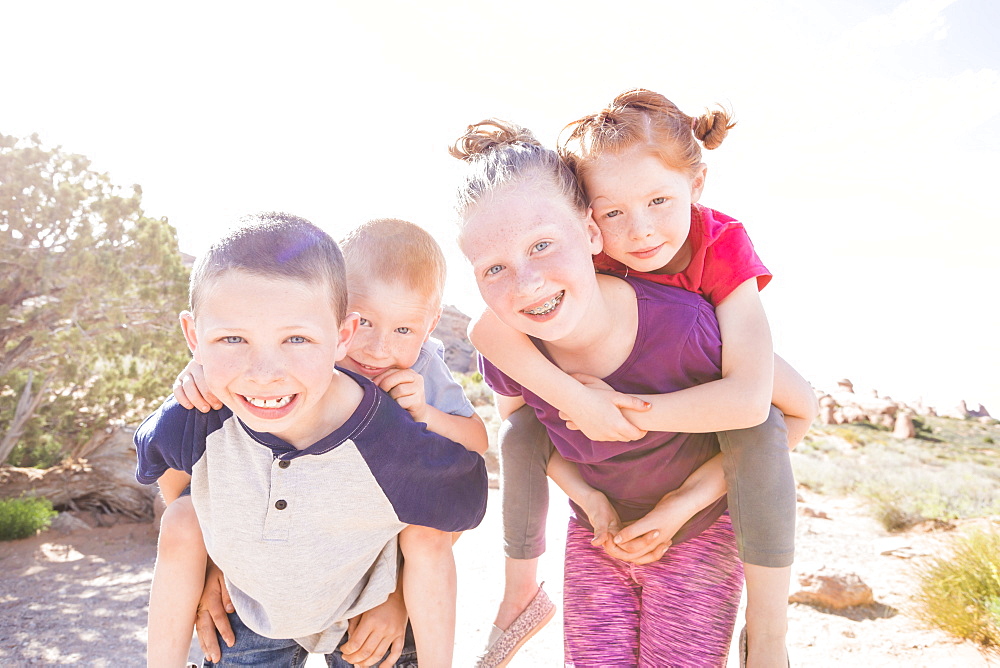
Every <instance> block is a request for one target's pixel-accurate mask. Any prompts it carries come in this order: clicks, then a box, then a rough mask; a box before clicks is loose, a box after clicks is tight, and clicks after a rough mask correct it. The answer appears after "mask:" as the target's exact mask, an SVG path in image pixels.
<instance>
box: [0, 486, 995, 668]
mask: <svg viewBox="0 0 1000 668" xmlns="http://www.w3.org/2000/svg"><path fill="white" fill-rule="evenodd" d="M491 494H492V495H493V496H494V498H491V499H490V508H489V511H488V513H487V518H486V520H485V521H484V523H483V526H482V527H480V528H479V529H477V530H475V531H472V532H468V533H467V534H466V535H465V536H463V538H462V539H461V540H460V541H459V542H458V544H457V546H456V559H457V561H458V564H459V615H458V623H459V628H458V633H457V644H456V651H455V665H456V666H460V667H464V666H471V665H472V664H473V663H474V661H475V656H476V655H477V654H478V652H479V651H480V649H481V647H482V645H483V643H484V642H485V640H486V636H487V634H488V629H489V624H490V622H491V621H492V614H493V612H494V611H495V607H496V605H497V603H498V601H499V597H500V594H501V591H502V580H501V577H502V572H503V571H502V569H503V566H502V563H503V562H502V556H501V553H500V540H499V536H500V531H499V497H498V495H497V493H496V492H492V493H491ZM564 507H565V506H564V505H563V502H562V501H561V500H560V499H559V497H558V496H557V495H556V494H555V493H554V494H553V502H552V508H553V512H552V513H550V516H551V517H550V522H549V551H548V553H547V555H546V556H545V557H544V558H543V562H542V565H541V572H542V574H543V577H545V578H546V579H547V581H548V582H547V584H546V589H547V590H548V591H549V594H550V595H551V596H552V598H553V600H556V601H558V600H560V599H561V596H562V583H561V578H562V570H561V562H560V553H561V550H562V545H563V537H562V532H563V530H564V526H565V524H564V515H563V508H564ZM805 507H808V508H810V509H811V511H812V512H813V513H825V514H826V515H827V516H828V517H829V519H823V518H819V517H814V516H808V515H807V514H804V513H805V512H806V511H804V510H803V509H804V508H805ZM800 511H802V512H800V517H799V528H798V531H799V542H798V545H799V547H798V555H799V556H798V561H797V564H796V567H795V568H796V571H797V572H809V571H811V570H815V569H816V568H818V567H819V566H821V565H824V564H826V565H827V566H829V567H833V568H836V569H838V570H844V571H852V572H855V573H857V574H858V575H860V576H861V578H862V579H863V580H864V581H865V582H867V583H868V584H869V585H870V586H871V587H872V589H873V590H874V593H875V599H876V602H877V604H876V605H875V606H872V607H871V608H867V609H863V610H854V611H851V612H849V613H845V614H831V613H826V612H821V611H819V610H816V609H814V608H811V607H808V606H804V605H792V606H790V607H789V617H790V624H791V633H790V635H789V653H790V656H791V659H792V665H797V666H811V667H822V666H857V667H859V668H860V667H868V666H907V667H913V668H920V667H926V668H932V667H933V668H939V667H948V666H955V667H961V668H981V667H986V666H1000V661H997V660H994V661H993V662H992V663H990V662H988V661H987V660H986V659H985V658H984V657H983V656H982V655H980V653H979V652H978V651H977V650H976V649H975V648H974V647H973V646H972V645H970V644H968V643H959V642H955V641H953V640H951V639H950V638H949V637H948V636H946V635H945V634H943V633H941V632H938V631H933V630H928V629H925V628H922V627H921V626H920V625H919V624H918V623H917V622H916V621H915V620H914V619H913V618H912V617H911V616H910V614H909V613H908V606H909V592H911V591H912V590H913V582H912V575H911V574H912V570H913V568H912V567H913V565H914V564H916V563H918V562H920V561H921V560H922V559H926V558H927V555H931V554H934V553H936V552H940V550H941V549H942V545H943V544H945V542H946V541H947V539H948V534H947V532H940V531H937V532H920V531H914V532H909V533H907V534H903V535H893V536H890V535H888V534H886V533H885V532H884V531H882V530H881V528H880V527H879V526H878V525H877V524H875V522H874V521H873V520H871V519H870V518H868V517H867V516H866V515H865V513H864V510H863V508H861V507H859V505H858V503H857V502H856V501H853V500H851V499H836V498H829V497H818V496H808V495H807V498H806V499H805V501H804V503H802V504H800ZM889 548H893V549H894V550H895V551H894V552H893V553H892V554H889V555H886V554H882V552H883V551H885V550H886V549H889ZM154 559H155V532H154V530H153V527H152V525H151V524H121V525H117V526H113V527H109V528H101V529H93V530H90V531H78V532H74V533H71V534H68V535H64V534H59V533H56V532H47V533H45V534H42V535H40V536H36V537H34V538H29V539H25V540H20V541H14V542H5V543H0V665H2V666H37V665H61V664H78V665H84V666H142V665H143V664H144V657H145V642H146V630H145V622H146V597H147V595H148V592H149V582H150V578H151V577H152V569H153V561H154ZM561 630H562V629H561V624H560V622H559V617H558V615H557V617H556V619H555V620H554V621H553V622H552V623H551V624H550V625H549V626H548V627H547V628H546V629H544V630H543V631H542V632H541V633H540V634H539V635H538V636H536V638H534V639H533V640H532V641H531V642H530V643H528V645H527V646H526V647H525V648H524V649H523V650H522V652H521V653H520V654H518V656H517V658H516V659H515V660H514V662H512V664H511V666H512V668H529V667H533V666H559V665H562V642H561ZM322 665H325V664H324V663H323V662H322V661H321V660H320V659H319V657H315V658H313V659H310V662H309V666H310V668H312V667H313V666H322ZM736 665H737V664H736V660H735V657H734V656H731V657H730V666H736Z"/></svg>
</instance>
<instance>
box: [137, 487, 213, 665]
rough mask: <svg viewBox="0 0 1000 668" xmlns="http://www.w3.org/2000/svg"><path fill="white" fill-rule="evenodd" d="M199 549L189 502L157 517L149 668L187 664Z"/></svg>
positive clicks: (200, 567) (199, 580)
mask: <svg viewBox="0 0 1000 668" xmlns="http://www.w3.org/2000/svg"><path fill="white" fill-rule="evenodd" d="M206 559H207V555H206V553H205V543H204V541H203V540H202V537H201V528H200V527H199V526H198V518H197V517H196V516H195V513H194V506H192V505H191V497H190V496H182V497H180V498H179V499H177V500H176V501H174V502H173V503H171V504H170V505H169V506H167V509H166V511H164V513H163V518H162V520H161V522H160V539H159V541H158V543H157V546H156V566H155V568H154V570H153V584H152V588H151V590H150V593H149V622H148V623H149V642H148V645H147V650H146V665H147V666H149V668H160V667H163V668H178V666H184V665H185V664H186V663H187V656H188V650H189V649H190V647H191V636H192V633H193V631H194V617H195V610H196V609H197V607H198V599H199V598H201V591H202V588H203V586H204V585H205V562H206Z"/></svg>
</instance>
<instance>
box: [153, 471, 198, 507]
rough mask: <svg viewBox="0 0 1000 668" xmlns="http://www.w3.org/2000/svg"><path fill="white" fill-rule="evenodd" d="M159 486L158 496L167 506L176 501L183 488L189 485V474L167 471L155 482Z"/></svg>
mask: <svg viewBox="0 0 1000 668" xmlns="http://www.w3.org/2000/svg"><path fill="white" fill-rule="evenodd" d="M156 483H157V484H158V485H159V486H160V494H161V495H162V496H163V500H164V501H165V502H166V503H167V505H168V506H169V505H170V504H171V503H173V502H174V501H176V500H177V497H179V496H180V495H181V492H183V491H184V488H185V487H187V486H188V485H190V484H191V474H190V473H185V472H184V471H178V470H176V469H167V470H166V471H164V472H163V475H161V476H160V479H159V480H157V481H156Z"/></svg>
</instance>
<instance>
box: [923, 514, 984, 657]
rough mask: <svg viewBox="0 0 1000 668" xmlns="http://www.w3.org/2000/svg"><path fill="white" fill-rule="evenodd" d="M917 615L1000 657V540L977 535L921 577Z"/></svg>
mask: <svg viewBox="0 0 1000 668" xmlns="http://www.w3.org/2000/svg"><path fill="white" fill-rule="evenodd" d="M918 575H919V578H920V590H919V592H918V593H917V595H916V603H917V613H918V615H919V617H920V618H921V619H922V620H923V621H925V622H926V623H928V624H930V625H932V626H936V627H938V628H940V629H942V630H944V631H946V632H947V633H949V634H951V635H953V636H956V637H958V638H962V639H963V640H971V641H973V642H975V643H978V644H979V645H981V646H982V647H983V648H984V649H986V650H987V651H990V652H993V653H997V654H1000V534H997V533H993V532H989V533H987V532H982V531H979V532H976V533H972V534H969V535H967V536H964V537H963V538H961V539H959V540H958V541H957V542H956V545H955V548H954V553H953V554H951V555H949V556H947V557H944V558H939V559H936V560H934V561H932V562H931V563H929V564H927V565H926V566H924V567H923V568H921V569H920V570H919V572H918Z"/></svg>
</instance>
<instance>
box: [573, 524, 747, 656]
mask: <svg viewBox="0 0 1000 668" xmlns="http://www.w3.org/2000/svg"><path fill="white" fill-rule="evenodd" d="M592 538H593V533H592V532H591V531H589V530H588V529H587V528H585V527H584V526H583V525H581V524H580V523H579V522H577V521H576V520H575V519H571V520H570V522H569V529H568V532H567V537H566V567H565V575H564V583H563V585H564V589H563V598H564V600H563V622H564V629H565V630H564V634H565V635H564V642H565V653H566V666H573V667H575V668H591V667H596V666H615V667H626V666H648V667H650V668H653V667H655V668H666V667H668V666H669V667H671V668H673V667H676V668H681V667H685V668H686V667H698V668H701V667H705V666H725V664H726V656H727V654H728V652H729V644H730V640H731V639H732V635H733V624H734V622H735V620H736V610H737V608H738V607H739V603H740V593H741V591H742V589H743V566H742V564H741V563H740V560H739V555H738V554H737V552H736V539H735V537H734V535H733V528H732V524H731V523H730V521H729V515H728V514H725V515H722V517H720V518H719V519H718V520H716V522H715V523H714V524H713V525H712V526H710V527H709V528H708V529H706V530H705V531H703V532H702V533H701V534H699V535H698V536H695V537H694V538H692V539H690V540H688V541H685V542H683V543H681V544H680V545H677V546H675V547H671V548H670V549H669V550H667V553H666V555H664V557H663V558H662V559H660V560H659V561H657V562H655V563H652V564H645V565H641V566H637V565H634V564H630V563H627V562H623V561H619V560H617V559H613V558H612V557H609V556H608V555H607V554H606V553H605V552H604V550H603V549H601V548H597V547H594V546H593V545H591V544H590V541H591V539H592Z"/></svg>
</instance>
